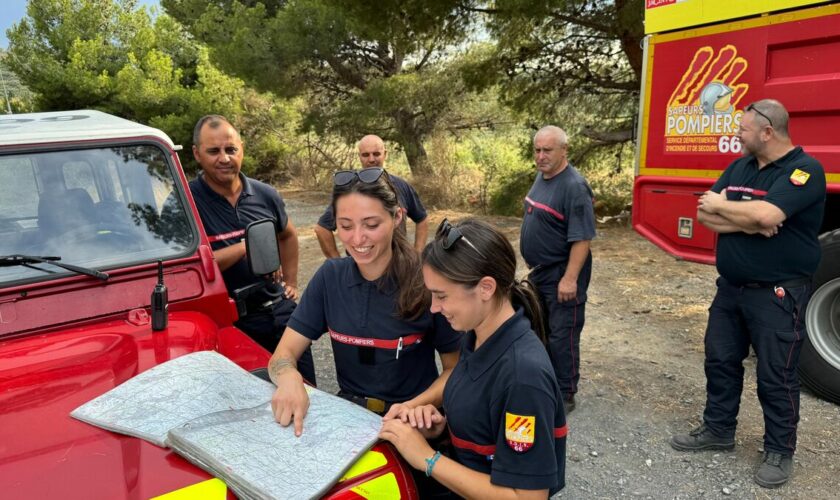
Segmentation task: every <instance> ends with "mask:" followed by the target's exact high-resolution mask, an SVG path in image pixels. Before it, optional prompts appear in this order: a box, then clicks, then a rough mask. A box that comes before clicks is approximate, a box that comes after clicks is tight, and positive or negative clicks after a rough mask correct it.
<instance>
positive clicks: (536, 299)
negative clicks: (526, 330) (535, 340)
mask: <svg viewBox="0 0 840 500" xmlns="http://www.w3.org/2000/svg"><path fill="white" fill-rule="evenodd" d="M510 301H511V303H512V304H513V306H514V308H515V307H517V306H519V307H522V309H523V312H524V313H525V316H526V317H527V318H528V319H529V320H531V328H533V329H534V332H536V334H537V337H539V338H540V340H541V341H542V343H543V345H546V346H547V345H548V328H546V323H545V317H544V316H543V314H542V309H543V308H542V305H541V304H540V296H539V294H538V293H537V289H536V288H535V287H534V284H533V283H531V282H530V281H529V280H527V279H524V280H521V281H515V282H514V284H513V288H511V300H510Z"/></svg>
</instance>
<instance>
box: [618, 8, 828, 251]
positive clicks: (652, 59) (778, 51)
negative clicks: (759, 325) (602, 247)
mask: <svg viewBox="0 0 840 500" xmlns="http://www.w3.org/2000/svg"><path fill="white" fill-rule="evenodd" d="M718 96H719V97H718ZM764 98H773V99H777V100H779V101H781V102H782V103H783V104H784V105H785V107H786V108H787V109H788V111H789V113H790V134H791V137H792V138H793V141H794V143H795V144H798V145H802V146H803V148H804V149H805V150H806V151H807V152H808V153H809V154H811V155H813V156H814V157H816V158H817V159H818V160H819V161H820V162H821V163H822V164H823V166H824V167H825V170H826V175H827V180H828V183H829V184H828V192H829V193H840V136H838V134H837V130H840V5H836V4H835V5H828V6H822V7H814V8H805V9H799V10H793V11H789V12H784V13H780V14H773V15H767V16H761V17H755V18H750V19H744V20H738V21H733V22H728V23H724V24H718V25H712V26H708V27H703V28H695V29H689V30H683V31H675V32H671V33H665V34H655V35H652V36H651V37H649V39H648V40H647V48H646V67H645V82H644V87H643V89H642V100H641V104H640V105H641V113H640V118H641V119H640V127H639V129H640V134H639V139H638V141H639V142H638V144H639V147H638V164H637V177H636V180H635V184H634V191H633V198H634V207H633V227H634V228H635V229H636V230H637V231H638V232H639V233H641V234H642V235H643V236H645V237H646V238H648V239H650V240H651V241H652V242H654V243H655V244H657V245H658V246H660V247H662V248H663V249H665V250H666V251H668V252H670V253H672V254H674V255H676V256H678V257H681V258H684V259H687V260H692V261H698V262H706V263H711V262H713V261H714V248H715V242H716V236H715V235H714V233H712V232H711V231H709V230H708V229H706V228H705V227H704V226H702V225H700V224H698V223H697V222H696V205H697V198H698V197H699V195H700V194H702V193H703V192H704V191H705V190H707V189H709V187H711V185H712V184H713V183H714V181H715V180H716V179H717V177H719V176H720V173H721V172H722V171H723V170H724V169H725V168H726V167H727V166H728V165H729V164H730V163H731V162H732V161H733V160H735V159H736V158H738V157H739V155H740V154H741V152H740V144H739V143H738V142H737V139H735V135H736V131H737V128H738V124H739V123H740V118H741V115H742V114H743V109H744V108H745V107H746V106H747V105H748V104H749V103H751V102H754V101H757V100H759V99H764Z"/></svg>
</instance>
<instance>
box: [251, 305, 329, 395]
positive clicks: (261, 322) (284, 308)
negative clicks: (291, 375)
mask: <svg viewBox="0 0 840 500" xmlns="http://www.w3.org/2000/svg"><path fill="white" fill-rule="evenodd" d="M296 306H297V304H295V302H294V301H291V300H281V301H280V302H279V303H277V304H275V305H274V307H273V308H272V309H271V310H265V311H256V312H252V313H248V314H246V315H245V316H243V317H241V318H239V320H238V321H237V322H236V323H235V325H236V327H237V328H239V329H240V330H242V331H243V332H245V333H246V334H248V336H249V337H251V338H252V339H254V341H255V342H256V343H258V344H259V345H261V346H263V348H265V349H266V350H267V351H268V352H270V353H274V350H275V349H277V344H279V343H280V337H282V336H283V331H284V330H286V323H288V322H289V317H290V316H291V315H292V312H293V311H294V310H295V307H296ZM297 369H298V371H299V372H300V374H301V376H303V378H304V379H306V381H307V382H309V383H310V384H312V385H315V361H314V360H313V359H312V347H311V346H310V347H307V348H306V350H305V351H304V352H303V355H302V356H301V357H300V359H299V360H298V362H297Z"/></svg>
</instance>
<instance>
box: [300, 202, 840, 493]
mask: <svg viewBox="0 0 840 500" xmlns="http://www.w3.org/2000/svg"><path fill="white" fill-rule="evenodd" d="M284 196H285V197H286V201H287V207H288V209H289V214H290V217H291V219H292V220H293V221H294V223H295V225H296V226H297V227H298V229H299V233H300V243H301V272H300V281H301V284H304V285H305V283H306V282H307V281H308V280H309V278H310V277H311V276H312V274H313V273H314V271H315V270H316V269H317V267H318V266H319V265H320V263H321V262H322V261H323V257H322V256H321V253H320V250H319V248H318V243H317V240H316V239H315V237H314V234H313V232H312V227H313V225H314V224H315V222H316V221H317V218H318V216H319V215H320V213H321V211H322V210H323V207H324V206H325V205H326V203H327V199H328V197H327V196H326V195H323V194H312V193H302V192H297V193H296V192H288V193H287V192H284ZM466 215H467V214H458V213H454V212H443V211H433V212H431V214H430V216H431V222H430V224H431V228H432V231H433V230H434V228H435V227H436V224H437V223H438V221H440V220H441V219H442V218H443V217H444V216H446V217H449V218H450V219H457V218H459V217H463V216H466ZM488 219H489V220H490V221H491V222H493V223H494V224H496V225H497V226H499V227H500V228H501V229H502V230H503V231H505V232H506V234H508V236H509V237H510V239H511V241H512V242H513V243H514V247H517V246H518V237H519V220H518V219H515V218H505V217H489V218H488ZM409 226H411V224H409ZM593 252H594V258H595V265H594V275H593V280H592V285H591V288H590V302H589V305H588V306H587V323H586V327H585V328H584V332H583V338H582V342H581V359H582V366H581V383H580V392H579V393H578V404H577V409H576V410H575V411H574V413H572V414H571V415H569V418H568V420H569V427H570V433H569V437H568V448H567V465H566V482H567V486H566V488H565V489H564V490H563V491H562V492H561V493H559V494H558V495H556V498H561V499H590V498H604V499H612V498H636V497H637V498H650V499H660V498H678V499H695V498H762V499H764V498H768V499H770V498H772V499H775V498H779V499H782V498H785V499H786V498H808V499H830V498H838V497H840V495H839V494H838V493H837V489H838V487H840V479H838V477H840V441H838V434H840V432H839V431H840V407H838V406H836V405H833V404H831V403H827V402H825V401H822V400H819V399H817V398H815V397H814V396H812V395H810V394H808V393H807V392H804V391H803V394H802V401H801V419H802V420H801V422H800V424H799V446H798V451H797V454H796V455H795V457H794V475H793V479H792V480H791V481H790V482H789V483H788V484H787V485H785V486H783V487H781V488H779V489H776V490H766V489H763V488H761V487H759V486H758V485H756V484H755V483H754V482H753V480H752V475H753V472H754V470H755V468H756V467H757V465H758V463H759V462H760V459H761V447H762V434H763V422H762V417H761V408H760V407H759V405H758V400H757V398H756V396H755V375H754V374H755V362H754V359H753V358H748V359H747V361H746V363H745V364H746V373H747V377H746V381H745V384H744V395H743V397H742V402H741V413H740V418H739V423H740V425H739V429H738V433H737V435H736V442H737V446H736V449H735V451H733V452H703V453H688V454H686V453H679V452H676V451H674V450H672V449H671V448H670V447H669V446H668V444H667V441H668V439H669V437H670V436H671V434H672V433H676V432H687V431H688V430H690V429H691V428H693V427H694V426H696V425H697V424H698V423H699V420H700V417H701V415H702V411H703V405H704V402H705V390H704V387H705V376H704V374H703V332H704V329H705V322H706V313H707V308H708V305H709V304H710V303H711V299H712V296H713V294H714V278H715V275H716V274H715V270H714V268H713V267H712V266H705V265H700V264H692V263H687V262H680V261H677V260H675V259H673V258H672V257H670V256H668V255H666V254H665V253H664V252H662V251H661V250H659V249H657V248H655V247H654V246H653V245H651V244H650V243H648V242H647V241H645V240H644V239H642V238H641V237H639V236H638V235H636V234H635V233H634V232H633V231H632V230H631V229H629V228H627V227H624V226H602V227H599V229H598V237H597V239H596V240H595V242H593ZM520 271H521V272H522V274H524V272H525V271H524V268H523V269H520ZM314 354H315V358H316V367H317V370H318V385H319V387H320V388H322V389H325V390H330V391H336V390H337V389H338V387H337V385H336V383H335V370H334V369H333V363H332V352H331V349H330V346H329V342H323V341H322V342H317V343H316V344H315V348H314Z"/></svg>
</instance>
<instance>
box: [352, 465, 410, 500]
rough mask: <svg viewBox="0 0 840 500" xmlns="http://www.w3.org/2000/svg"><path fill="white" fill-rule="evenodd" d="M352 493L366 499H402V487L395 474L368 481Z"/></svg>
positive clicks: (353, 489)
mask: <svg viewBox="0 0 840 500" xmlns="http://www.w3.org/2000/svg"><path fill="white" fill-rule="evenodd" d="M350 491H352V492H353V493H355V494H357V495H359V496H360V497H362V498H366V499H373V498H375V499H377V500H378V499H390V498H395V499H396V498H401V497H400V485H399V484H397V477H396V476H394V473H393V472H389V473H387V474H385V475H384V476H379V477H377V478H375V479H371V480H370V481H366V482H364V483H362V484H360V485H358V486H356V487H355V488H352V489H351V490H350Z"/></svg>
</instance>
